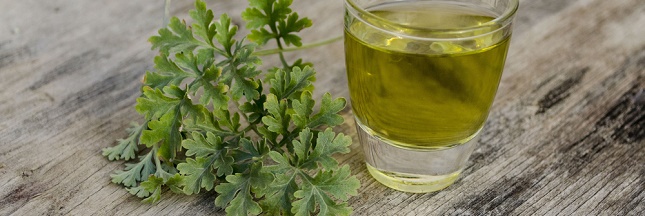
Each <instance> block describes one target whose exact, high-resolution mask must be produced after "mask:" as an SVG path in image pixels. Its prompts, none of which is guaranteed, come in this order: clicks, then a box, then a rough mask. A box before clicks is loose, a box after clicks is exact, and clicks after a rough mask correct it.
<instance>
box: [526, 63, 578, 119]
mask: <svg viewBox="0 0 645 216" xmlns="http://www.w3.org/2000/svg"><path fill="white" fill-rule="evenodd" d="M587 71H589V67H585V68H583V69H581V70H580V71H578V72H576V73H575V74H574V75H573V76H572V77H570V78H568V79H566V80H564V81H563V82H562V83H560V85H558V86H556V87H555V88H553V89H551V90H550V91H549V92H548V93H547V94H546V95H545V96H544V97H542V99H540V100H539V101H538V106H539V107H540V108H539V109H538V111H537V112H536V113H535V114H543V113H545V112H546V111H547V110H548V109H550V108H551V107H553V106H555V105H557V104H559V103H561V102H562V101H564V100H565V99H567V98H568V97H569V95H571V89H572V88H573V87H575V86H577V85H578V84H580V81H581V80H582V78H584V75H585V74H586V73H587Z"/></svg>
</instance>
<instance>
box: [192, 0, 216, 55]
mask: <svg viewBox="0 0 645 216" xmlns="http://www.w3.org/2000/svg"><path fill="white" fill-rule="evenodd" d="M189 14H190V17H192V18H193V19H194V20H195V22H194V23H193V25H192V26H193V32H194V33H195V34H196V35H199V36H200V37H201V38H202V39H203V40H205V41H206V42H207V43H209V44H210V45H213V37H214V36H215V34H216V33H217V31H216V29H215V27H214V26H212V24H211V23H212V22H213V18H214V16H213V11H211V10H208V9H207V8H206V3H205V2H204V1H202V0H197V1H195V10H191V11H190V12H189Z"/></svg>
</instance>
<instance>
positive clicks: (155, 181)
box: [128, 174, 181, 203]
mask: <svg viewBox="0 0 645 216" xmlns="http://www.w3.org/2000/svg"><path fill="white" fill-rule="evenodd" d="M180 183H181V176H180V175H179V174H175V175H173V176H170V177H169V178H161V177H157V176H154V175H152V176H150V178H148V180H146V181H143V182H141V184H140V185H139V186H138V187H134V188H130V189H129V190H128V191H129V192H130V193H132V194H135V193H136V195H137V196H138V197H139V198H144V197H147V198H145V199H143V202H144V203H156V202H158V201H159V200H161V192H162V186H163V185H166V186H168V187H169V188H170V189H171V190H172V191H173V192H176V191H177V190H180V189H179V185H180Z"/></svg>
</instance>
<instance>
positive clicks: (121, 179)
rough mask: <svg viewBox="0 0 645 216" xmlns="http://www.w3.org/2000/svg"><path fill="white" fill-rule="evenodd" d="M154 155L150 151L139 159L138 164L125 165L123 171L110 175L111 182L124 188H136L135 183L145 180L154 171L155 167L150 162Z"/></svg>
mask: <svg viewBox="0 0 645 216" xmlns="http://www.w3.org/2000/svg"><path fill="white" fill-rule="evenodd" d="M154 153H155V152H154V151H150V152H149V153H148V154H146V155H145V156H141V157H139V163H136V164H131V163H128V164H125V169H124V170H123V171H117V172H115V173H114V174H112V175H110V176H111V177H112V182H113V183H116V184H123V185H125V186H126V187H135V186H137V182H140V181H145V180H147V179H148V176H150V175H151V174H153V173H155V171H156V166H155V164H154V163H153V162H152V157H154V155H153V154H154Z"/></svg>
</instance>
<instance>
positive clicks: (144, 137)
mask: <svg viewBox="0 0 645 216" xmlns="http://www.w3.org/2000/svg"><path fill="white" fill-rule="evenodd" d="M249 3H250V5H249V8H247V9H246V10H245V11H244V12H243V14H242V17H243V18H244V19H245V20H246V21H247V28H249V29H251V34H250V35H248V36H247V37H248V38H249V39H251V40H252V41H255V42H256V43H252V42H247V41H245V40H244V39H241V40H237V39H236V38H238V37H236V36H237V30H238V29H237V26H235V25H233V24H232V23H231V19H230V18H229V17H228V15H226V14H222V15H221V16H220V17H219V19H217V20H215V16H214V14H213V12H212V11H211V10H209V9H207V7H206V4H205V3H204V2H203V1H202V0H197V1H196V2H195V9H194V10H191V11H190V16H191V18H192V19H193V20H194V22H193V23H192V24H188V23H186V22H185V21H181V20H179V19H178V18H176V17H175V18H172V19H171V20H170V23H169V25H168V27H166V28H163V29H160V30H159V35H157V36H153V37H151V38H150V40H149V41H150V42H151V43H152V48H153V49H158V50H159V55H158V56H157V57H155V59H154V63H155V67H154V70H153V71H148V72H146V75H145V79H144V87H143V88H142V95H141V96H140V97H139V98H138V99H137V104H136V106H135V108H136V110H137V112H138V113H140V114H141V115H142V116H143V117H144V119H145V122H144V123H143V124H136V123H133V125H132V127H131V128H129V129H128V132H129V136H128V137H127V138H125V139H121V140H118V144H117V145H116V146H114V147H109V148H105V149H104V150H103V155H105V156H106V157H108V159H109V160H126V161H130V160H135V159H136V160H135V161H136V162H134V163H126V165H125V168H124V169H123V170H119V171H116V172H115V173H114V174H113V175H112V182H114V183H117V184H122V185H124V186H125V187H126V190H127V191H128V192H130V193H132V194H133V195H136V196H138V197H141V198H144V199H143V201H145V202H150V203H154V202H157V201H159V200H160V199H161V194H162V192H164V191H167V189H169V190H170V191H172V192H174V193H183V194H187V195H191V194H197V193H200V192H202V191H204V190H205V191H211V190H215V191H216V192H217V193H218V196H217V198H216V199H215V204H216V205H217V206H219V207H222V208H226V212H227V213H228V214H230V215H258V214H261V213H265V214H284V215H309V214H312V213H318V214H320V215H348V214H350V212H351V208H350V207H348V206H347V204H346V202H345V201H347V199H348V198H349V197H350V196H354V195H356V191H357V189H358V187H359V186H360V184H359V181H358V180H357V179H356V178H355V177H354V176H352V175H351V173H350V169H349V167H348V166H347V165H345V166H342V167H339V164H338V162H337V161H336V160H335V159H334V158H333V155H335V154H344V153H348V152H349V145H350V144H351V139H350V138H349V137H347V136H345V135H343V134H336V133H335V132H333V131H332V129H331V127H333V126H337V125H339V124H342V122H343V118H342V117H341V116H340V115H339V114H338V113H339V112H340V111H341V110H343V109H344V107H345V105H346V101H345V99H343V98H333V97H332V96H331V95H330V94H329V93H327V94H324V96H323V97H322V100H321V101H320V104H319V105H320V106H319V107H320V109H318V110H314V107H315V105H316V101H315V100H314V99H313V96H312V91H313V89H314V86H313V82H314V81H315V73H316V72H315V70H314V69H313V68H312V67H310V64H309V63H303V62H302V60H300V59H299V60H296V61H295V62H294V63H293V64H288V63H286V60H285V59H284V56H283V55H282V54H281V53H280V54H279V55H280V58H281V60H282V63H283V64H282V66H281V67H275V68H273V69H271V70H269V71H268V72H267V74H268V75H267V76H266V77H267V78H266V80H265V83H268V84H269V85H268V86H269V88H264V86H263V81H262V80H260V79H259V78H258V76H259V75H260V74H262V71H261V70H259V69H257V68H258V66H259V65H260V64H262V61H261V59H260V58H259V57H257V56H255V55H254V52H255V49H256V47H257V46H258V44H259V45H264V44H266V43H267V42H268V41H269V40H275V42H276V43H277V45H278V46H279V47H280V48H282V46H283V43H284V44H286V45H295V46H300V45H302V43H301V39H300V37H299V36H297V35H296V33H297V32H299V31H301V30H302V29H304V28H307V27H310V26H311V21H310V20H309V19H307V18H300V17H299V15H298V14H297V13H296V12H293V11H292V10H291V8H290V6H291V3H292V1H291V0H249Z"/></svg>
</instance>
